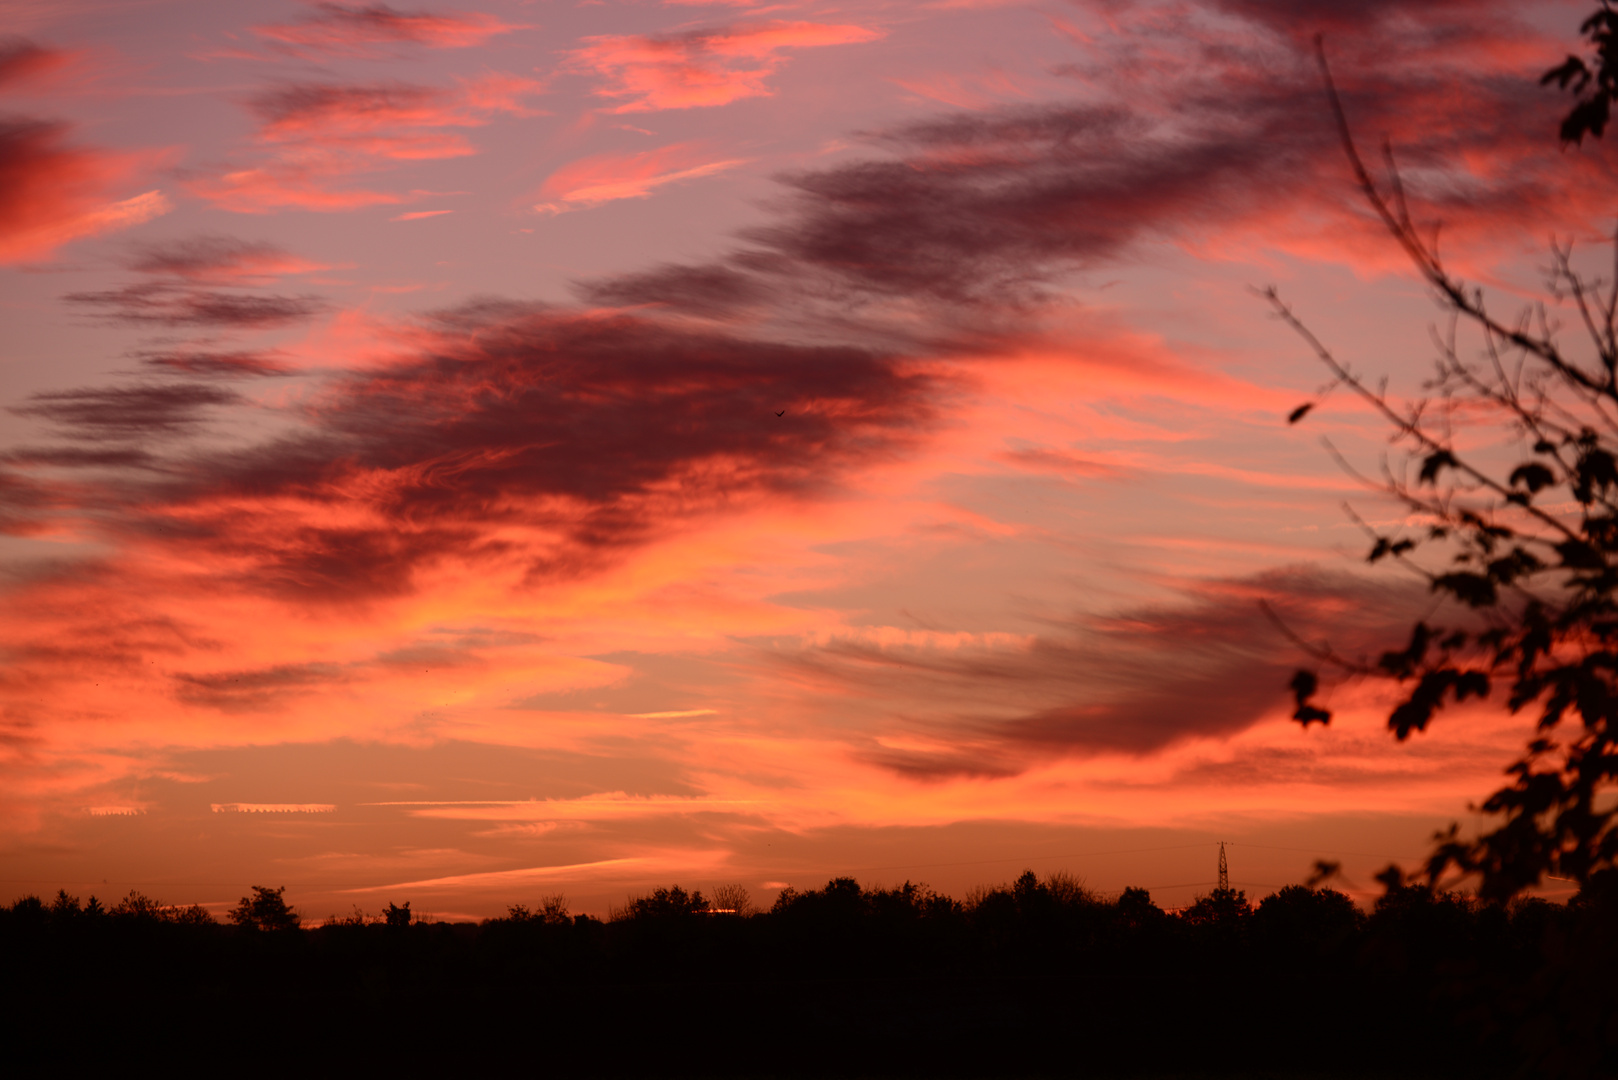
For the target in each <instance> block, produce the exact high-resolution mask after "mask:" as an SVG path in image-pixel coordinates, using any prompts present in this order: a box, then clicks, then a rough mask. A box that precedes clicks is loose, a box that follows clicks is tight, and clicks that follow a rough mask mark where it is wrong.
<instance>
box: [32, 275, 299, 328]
mask: <svg viewBox="0 0 1618 1080" xmlns="http://www.w3.org/2000/svg"><path fill="white" fill-rule="evenodd" d="M63 299H64V300H66V301H68V302H69V303H72V304H79V305H82V306H84V307H87V308H91V309H94V310H95V311H96V315H97V317H98V318H101V319H105V320H106V321H108V322H115V323H125V324H129V325H135V326H140V325H152V326H197V327H220V328H230V327H234V328H241V329H248V330H263V329H270V328H273V327H278V326H286V325H289V324H291V323H296V322H302V321H304V320H305V319H309V318H312V317H314V316H315V315H318V314H320V313H321V312H322V311H325V310H326V307H327V304H326V302H325V301H323V300H321V299H320V298H319V297H316V296H258V295H253V294H248V293H232V292H220V291H217V290H211V289H193V288H187V287H183V286H176V285H171V284H168V283H166V282H160V281H149V282H142V283H141V284H138V285H126V286H124V287H123V288H121V289H108V290H104V291H100V292H81V293H68V294H67V295H66V296H65V297H63Z"/></svg>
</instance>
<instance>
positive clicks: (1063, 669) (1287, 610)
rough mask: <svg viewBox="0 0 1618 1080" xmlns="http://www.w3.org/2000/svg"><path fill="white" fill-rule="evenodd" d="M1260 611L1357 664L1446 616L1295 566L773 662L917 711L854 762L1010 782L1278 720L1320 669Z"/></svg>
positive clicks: (1379, 589)
mask: <svg viewBox="0 0 1618 1080" xmlns="http://www.w3.org/2000/svg"><path fill="white" fill-rule="evenodd" d="M1261 602H1263V603H1268V604H1269V605H1270V606H1271V607H1272V609H1273V610H1276V611H1277V612H1278V613H1280V617H1281V618H1282V619H1283V620H1284V621H1285V622H1286V623H1287V625H1288V627H1289V629H1290V630H1291V631H1292V632H1293V633H1295V634H1297V635H1298V636H1300V637H1302V638H1304V639H1305V640H1312V641H1319V640H1326V641H1329V642H1330V643H1331V645H1332V648H1333V649H1334V650H1335V651H1336V652H1337V653H1338V654H1339V655H1343V656H1349V657H1357V656H1360V655H1363V654H1365V653H1367V652H1373V651H1377V650H1380V649H1382V648H1386V646H1387V626H1388V623H1389V622H1390V621H1392V622H1395V623H1397V622H1398V621H1399V620H1401V619H1407V620H1408V621H1409V622H1411V623H1413V622H1414V621H1415V620H1416V619H1417V618H1421V617H1423V616H1426V617H1428V618H1429V619H1431V618H1433V617H1434V616H1433V614H1432V613H1431V612H1430V611H1429V610H1428V609H1429V608H1430V607H1431V601H1430V599H1429V597H1428V595H1427V592H1426V590H1425V588H1423V587H1422V585H1421V583H1419V582H1401V581H1397V580H1389V579H1385V578H1375V579H1372V578H1366V577H1362V576H1357V575H1347V574H1330V573H1325V572H1322V571H1319V570H1315V569H1310V568H1299V567H1293V568H1288V569H1283V570H1276V571H1269V572H1266V573H1262V574H1259V575H1256V576H1253V577H1249V578H1242V579H1235V580H1218V579H1214V580H1208V581H1203V582H1199V583H1196V584H1193V585H1189V586H1187V587H1186V588H1185V590H1184V592H1183V595H1182V598H1181V600H1180V601H1179V602H1176V603H1162V604H1155V605H1151V606H1147V607H1137V608H1132V609H1124V610H1121V611H1118V612H1115V613H1112V614H1091V615H1083V616H1080V617H1076V618H1074V619H1073V620H1072V621H1071V622H1070V623H1068V624H1067V625H1066V626H1065V627H1064V628H1062V629H1060V630H1053V631H1051V632H1047V633H1043V634H1041V635H1039V636H1037V637H1035V638H1034V639H1032V640H1031V641H1030V642H1029V643H1027V644H1026V645H1012V644H1010V643H996V642H994V641H990V640H985V641H983V642H981V643H967V644H964V645H963V644H961V643H958V642H951V641H934V640H933V639H931V638H928V637H926V636H922V637H919V638H917V637H915V636H908V637H904V638H894V637H893V636H891V635H889V636H887V637H883V636H879V635H872V634H865V635H854V634H849V635H834V636H832V637H831V638H829V639H827V640H825V641H822V642H819V643H816V644H814V645H811V646H809V647H807V648H806V649H804V650H802V651H800V652H791V651H779V652H774V653H772V654H771V655H772V656H774V657H775V658H776V660H777V661H778V662H780V663H783V664H785V665H787V667H788V668H789V669H792V670H797V671H802V672H807V673H810V674H809V677H808V679H807V681H806V682H805V685H807V686H818V687H820V688H821V690H822V692H823V693H825V694H827V695H828V697H827V704H828V707H831V702H832V701H833V700H835V699H836V698H837V697H842V696H844V695H848V694H852V695H856V696H862V697H863V696H869V695H870V694H871V693H872V692H873V691H874V690H877V689H878V688H880V691H881V693H880V697H881V698H882V699H884V700H895V701H904V702H907V706H906V715H905V716H904V717H902V718H900V717H889V718H886V719H885V720H884V721H883V726H885V727H886V728H888V729H889V730H892V731H895V732H898V733H900V734H901V737H899V738H897V739H894V738H879V739H877V740H875V741H873V742H870V743H869V744H868V745H866V746H865V747H863V748H858V747H857V748H856V750H855V752H854V753H855V757H856V758H857V759H858V760H861V761H864V762H867V763H869V764H875V765H879V766H881V767H883V768H886V769H889V770H891V771H893V772H895V773H898V774H900V775H903V776H906V777H909V778H911V779H917V780H943V779H949V778H954V777H967V776H979V777H995V776H1009V775H1015V774H1017V773H1020V772H1023V771H1025V770H1027V769H1028V768H1030V767H1033V766H1034V765H1035V764H1036V763H1048V762H1049V761H1051V760H1053V758H1060V757H1064V756H1079V757H1090V756H1095V755H1106V754H1126V755H1134V756H1138V755H1147V754H1154V753H1157V752H1159V751H1162V750H1164V749H1167V748H1168V747H1171V746H1174V745H1176V744H1178V743H1181V742H1184V741H1186V740H1190V739H1206V738H1213V739H1224V738H1229V737H1231V736H1233V735H1235V734H1237V733H1239V732H1241V731H1244V730H1246V729H1248V728H1250V727H1252V726H1253V725H1255V724H1257V723H1259V722H1260V721H1262V720H1265V719H1272V718H1274V717H1275V715H1276V714H1277V713H1278V712H1280V711H1281V710H1282V709H1283V708H1284V707H1286V706H1287V704H1288V702H1289V701H1290V699H1289V698H1288V695H1287V691H1286V686H1287V679H1288V677H1289V676H1290V675H1291V673H1292V671H1293V670H1294V669H1295V668H1296V667H1298V666H1300V665H1302V666H1309V665H1310V661H1309V658H1308V657H1307V656H1305V655H1304V654H1303V653H1302V651H1301V650H1298V649H1296V647H1295V646H1293V645H1291V644H1290V642H1289V640H1288V638H1287V637H1286V636H1285V634H1283V633H1282V632H1281V631H1280V630H1279V629H1278V628H1277V627H1276V625H1275V624H1274V622H1272V621H1271V619H1270V617H1269V616H1268V615H1266V614H1265V613H1264V610H1263V608H1262V607H1261V606H1260V605H1261ZM1437 618H1439V619H1440V620H1442V619H1445V618H1450V619H1458V620H1461V621H1468V616H1467V615H1466V614H1465V613H1460V612H1443V613H1440V614H1439V615H1438V616H1437ZM924 718H925V719H924ZM879 730H880V728H879Z"/></svg>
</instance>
